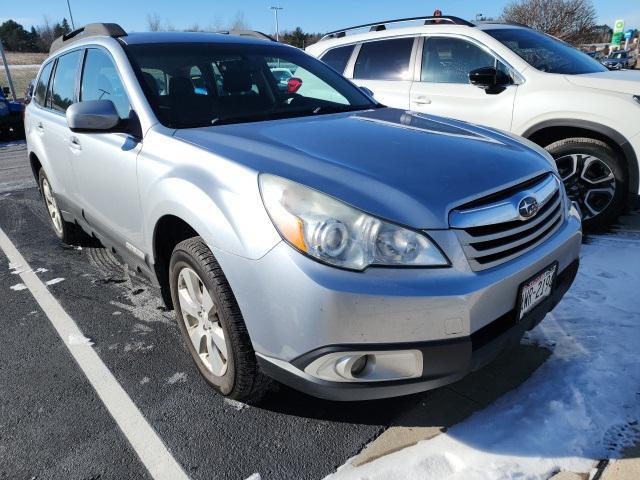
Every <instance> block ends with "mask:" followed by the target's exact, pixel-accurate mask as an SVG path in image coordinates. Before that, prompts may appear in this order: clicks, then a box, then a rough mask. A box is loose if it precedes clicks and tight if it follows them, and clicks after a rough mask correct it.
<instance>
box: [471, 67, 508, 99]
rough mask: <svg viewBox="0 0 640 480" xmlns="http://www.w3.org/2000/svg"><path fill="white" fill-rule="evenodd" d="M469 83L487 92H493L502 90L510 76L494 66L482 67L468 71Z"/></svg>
mask: <svg viewBox="0 0 640 480" xmlns="http://www.w3.org/2000/svg"><path fill="white" fill-rule="evenodd" d="M469 83H471V85H475V86H476V87H479V88H482V89H484V90H485V91H486V92H487V93H490V94H495V93H500V92H502V91H503V90H504V89H505V88H506V87H507V86H508V85H510V84H511V78H509V76H508V75H507V74H506V73H504V72H503V71H501V70H497V69H496V68H494V67H482V68H476V69H475V70H471V71H470V72H469Z"/></svg>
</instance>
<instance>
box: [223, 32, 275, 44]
mask: <svg viewBox="0 0 640 480" xmlns="http://www.w3.org/2000/svg"><path fill="white" fill-rule="evenodd" d="M216 33H221V34H223V35H236V36H238V37H251V38H257V39H259V40H267V41H269V42H275V41H276V39H275V38H273V37H272V36H271V35H267V34H266V33H262V32H259V31H257V30H222V31H219V32H216Z"/></svg>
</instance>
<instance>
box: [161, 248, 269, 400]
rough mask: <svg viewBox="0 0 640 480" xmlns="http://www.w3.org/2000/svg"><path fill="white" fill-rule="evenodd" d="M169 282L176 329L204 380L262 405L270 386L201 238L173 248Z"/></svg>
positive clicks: (237, 397)
mask: <svg viewBox="0 0 640 480" xmlns="http://www.w3.org/2000/svg"><path fill="white" fill-rule="evenodd" d="M193 274H195V278H194V277H193ZM169 282H170V286H171V298H172V300H173V305H174V308H175V312H176V320H177V322H178V327H179V328H180V331H181V332H182V335H183V337H184V340H185V343H186V345H187V348H188V350H189V353H191V356H192V357H193V360H194V361H195V364H196V366H197V367H198V370H199V371H200V373H201V374H202V376H203V377H204V378H205V380H206V381H207V382H208V383H209V384H210V385H211V386H213V387H214V388H215V389H216V390H217V391H218V392H219V393H221V394H222V395H224V396H226V397H229V398H232V399H234V400H241V401H245V402H257V401H258V400H260V398H262V396H263V394H264V393H265V392H266V391H267V390H268V387H269V384H270V381H269V379H268V378H267V377H266V376H264V375H263V374H262V373H261V372H260V369H259V367H258V363H257V361H256V354H255V352H254V350H253V347H252V346H251V340H250V338H249V334H248V332H247V327H246V325H245V323H244V320H243V318H242V313H241V312H240V308H239V307H238V303H237V302H236V299H235V296H234V295H233V292H232V291H231V287H230V286H229V283H228V282H227V279H226V277H225V275H224V273H223V272H222V269H221V268H220V265H219V264H218V262H217V261H216V259H215V257H214V256H213V254H212V253H211V250H209V248H208V247H207V245H206V244H205V242H204V241H203V240H202V238H201V237H193V238H190V239H188V240H184V241H183V242H181V243H179V244H178V245H177V246H176V247H175V248H174V250H173V253H172V255H171V262H170V264H169ZM189 284H191V287H192V288H191V290H190V289H189ZM205 290H206V293H205ZM194 292H195V294H194ZM206 295H208V296H209V299H207V297H206ZM194 298H195V301H194ZM207 311H208V314H206V313H207ZM205 314H206V315H205ZM221 334H222V338H221ZM192 338H193V339H195V340H192Z"/></svg>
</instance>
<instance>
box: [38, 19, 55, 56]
mask: <svg viewBox="0 0 640 480" xmlns="http://www.w3.org/2000/svg"><path fill="white" fill-rule="evenodd" d="M36 32H38V36H39V37H40V39H39V40H38V43H39V44H40V45H39V47H40V49H41V50H42V51H43V52H48V51H49V47H51V44H52V43H53V41H54V40H55V39H56V36H55V32H54V31H53V27H52V26H51V22H50V21H49V17H46V16H45V17H44V18H43V20H42V24H40V25H38V26H37V27H36Z"/></svg>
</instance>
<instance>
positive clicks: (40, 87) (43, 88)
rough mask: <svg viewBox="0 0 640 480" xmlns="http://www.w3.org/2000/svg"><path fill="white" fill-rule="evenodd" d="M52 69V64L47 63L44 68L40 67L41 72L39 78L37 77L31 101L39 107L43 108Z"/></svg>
mask: <svg viewBox="0 0 640 480" xmlns="http://www.w3.org/2000/svg"><path fill="white" fill-rule="evenodd" d="M52 67H53V62H49V63H47V64H46V65H45V66H44V67H42V72H41V73H40V76H39V77H38V83H37V84H36V91H35V94H34V96H33V101H34V102H36V103H37V104H38V105H40V106H41V107H43V106H44V99H45V97H46V96H47V86H48V85H49V78H50V77H51V68H52Z"/></svg>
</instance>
